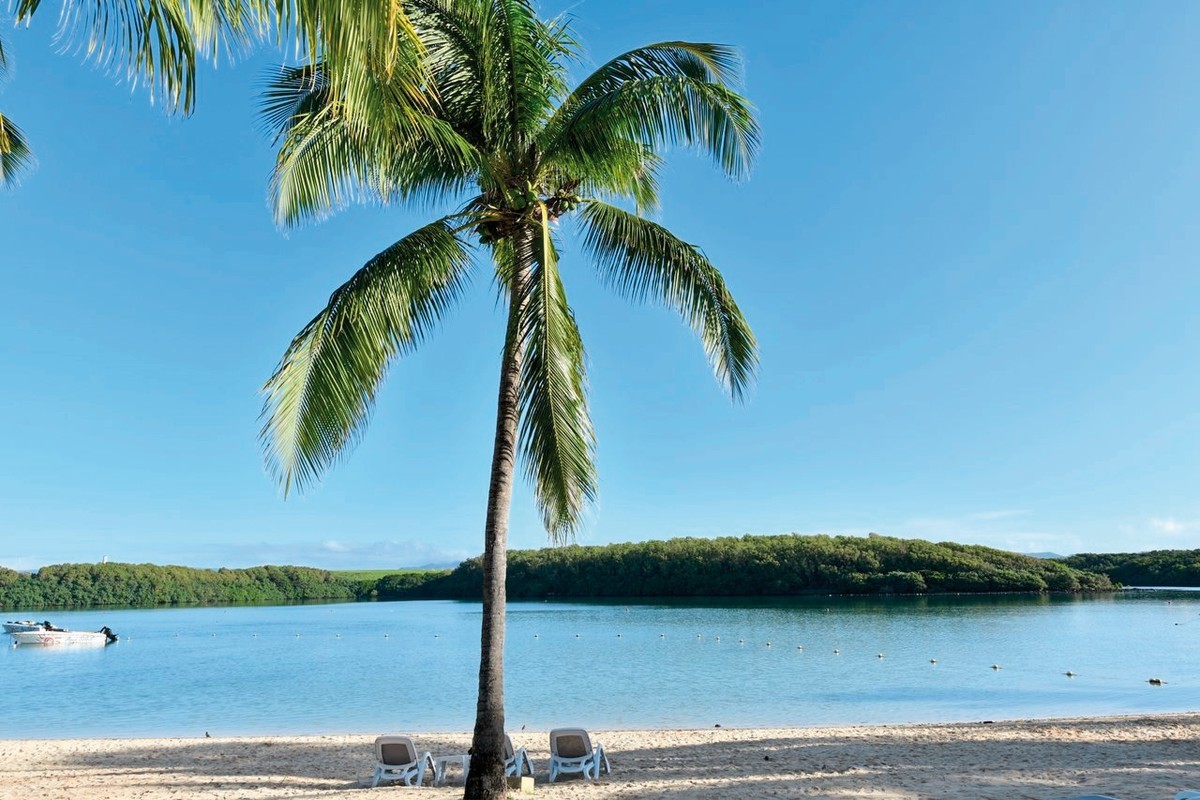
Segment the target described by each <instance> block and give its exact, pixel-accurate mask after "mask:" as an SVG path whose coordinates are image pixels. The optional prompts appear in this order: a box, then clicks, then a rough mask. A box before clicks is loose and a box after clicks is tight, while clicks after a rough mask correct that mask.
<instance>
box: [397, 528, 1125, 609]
mask: <svg viewBox="0 0 1200 800" xmlns="http://www.w3.org/2000/svg"><path fill="white" fill-rule="evenodd" d="M482 569H483V566H482V559H480V558H473V559H470V560H468V561H464V562H463V563H462V564H460V565H459V566H458V567H456V568H455V569H454V570H453V571H451V572H449V573H445V574H442V575H439V574H437V573H426V574H425V575H411V574H410V575H405V576H403V577H402V578H401V577H399V576H397V578H396V579H395V580H392V579H389V578H384V579H382V580H380V582H379V584H378V585H377V587H376V588H377V591H378V594H379V597H380V598H396V599H399V598H419V597H441V598H474V597H478V596H479V594H480V591H481V586H482ZM507 585H508V596H509V597H510V598H513V599H517V598H547V597H580V598H583V597H706V596H707V597H737V596H787V595H805V594H922V593H926V592H930V593H939V592H940V593H949V592H964V593H966V592H1045V591H1064V592H1078V591H1105V590H1111V589H1112V588H1113V586H1112V582H1111V581H1110V580H1109V579H1108V578H1107V577H1105V576H1102V575H1095V574H1092V573H1088V572H1084V571H1081V570H1077V569H1074V568H1071V567H1068V566H1066V565H1065V564H1063V563H1062V562H1060V561H1054V560H1047V559H1040V558H1033V557H1031V556H1026V555H1021V554H1019V553H1010V552H1006V551H1004V550H995V549H992V548H989V547H981V546H977V545H962V544H956V543H953V542H942V543H939V544H935V543H933V542H927V541H924V540H921V539H897V538H893V537H889V536H879V535H877V534H872V535H871V536H869V537H867V538H862V537H857V536H799V535H795V534H789V535H784V536H743V537H740V538H732V537H728V538H719V539H690V538H689V539H671V540H669V541H651V542H640V543H635V544H611V545H605V546H601V547H581V546H578V545H574V546H570V547H560V548H545V549H541V550H514V551H511V552H510V553H509V554H508V584H507Z"/></svg>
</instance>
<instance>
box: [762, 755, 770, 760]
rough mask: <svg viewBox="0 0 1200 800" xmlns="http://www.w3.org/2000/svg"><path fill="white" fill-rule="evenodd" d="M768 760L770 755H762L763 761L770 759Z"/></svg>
mask: <svg viewBox="0 0 1200 800" xmlns="http://www.w3.org/2000/svg"><path fill="white" fill-rule="evenodd" d="M770 760H771V757H770V756H763V761H770Z"/></svg>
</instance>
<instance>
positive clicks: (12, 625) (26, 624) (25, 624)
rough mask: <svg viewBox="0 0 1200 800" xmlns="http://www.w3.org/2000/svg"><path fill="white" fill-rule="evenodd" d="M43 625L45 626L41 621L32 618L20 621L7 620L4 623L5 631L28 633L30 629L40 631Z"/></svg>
mask: <svg viewBox="0 0 1200 800" xmlns="http://www.w3.org/2000/svg"><path fill="white" fill-rule="evenodd" d="M43 627H44V626H43V625H42V623H40V622H33V621H32V620H27V619H26V620H22V621H20V622H5V623H4V632H5V633H26V632H28V631H40V630H42V628H43Z"/></svg>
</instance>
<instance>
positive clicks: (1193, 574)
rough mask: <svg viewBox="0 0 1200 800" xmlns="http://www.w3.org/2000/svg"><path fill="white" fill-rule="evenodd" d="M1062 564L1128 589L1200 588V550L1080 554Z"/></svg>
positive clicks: (1063, 560)
mask: <svg viewBox="0 0 1200 800" xmlns="http://www.w3.org/2000/svg"><path fill="white" fill-rule="evenodd" d="M1062 562H1063V563H1064V564H1066V565H1067V566H1069V567H1074V568H1075V569H1082V570H1087V571H1088V572H1096V573H1099V574H1102V575H1107V576H1108V577H1109V579H1110V580H1112V581H1113V582H1114V583H1120V584H1124V585H1126V586H1200V550H1150V551H1148V552H1145V553H1079V554H1077V555H1073V556H1070V557H1068V558H1064V559H1062Z"/></svg>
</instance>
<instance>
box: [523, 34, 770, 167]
mask: <svg viewBox="0 0 1200 800" xmlns="http://www.w3.org/2000/svg"><path fill="white" fill-rule="evenodd" d="M736 64H737V59H736V54H735V53H734V51H732V50H730V49H729V48H723V47H720V46H718V45H706V44H693V43H689V42H666V43H663V44H659V45H651V46H650V47H646V48H639V49H638V50H634V51H631V52H630V53H626V54H625V55H623V56H620V57H618V58H616V59H614V60H613V61H610V62H609V63H608V64H606V65H604V66H603V67H601V68H600V69H599V70H597V71H596V72H595V73H593V74H592V75H591V76H590V77H588V78H587V79H585V80H584V82H583V83H582V84H581V85H580V87H579V88H578V89H576V91H574V92H572V93H571V95H570V96H569V97H568V98H567V99H566V101H564V102H563V104H562V105H561V106H560V107H559V108H558V109H557V110H556V111H555V114H554V116H553V118H552V119H551V120H550V122H549V123H548V124H547V125H546V129H545V132H544V134H543V136H542V137H541V140H540V148H541V150H542V152H543V153H544V154H545V158H546V159H547V160H549V161H554V160H557V159H562V158H567V159H572V160H579V159H587V158H591V159H592V160H593V161H594V160H598V159H599V158H600V157H601V154H603V153H607V152H609V151H611V150H613V149H614V148H616V147H618V146H619V145H618V144H617V143H619V142H621V141H622V140H633V141H636V142H639V143H642V144H644V145H646V146H647V147H649V148H651V149H654V150H657V149H659V148H661V147H662V146H664V145H674V144H682V145H686V146H691V147H696V148H699V149H701V150H703V151H705V152H707V153H708V154H709V155H710V156H711V157H712V158H713V160H714V161H715V162H716V163H717V165H718V166H719V167H720V168H721V169H722V170H724V171H725V173H726V174H728V175H730V176H731V177H734V178H741V177H744V176H746V175H747V174H749V170H750V167H751V165H752V164H753V162H754V158H755V156H756V155H757V152H758V147H759V140H760V132H759V128H758V123H757V121H756V120H755V118H754V110H753V107H752V106H751V105H750V103H749V101H748V100H746V99H745V98H744V97H742V96H741V95H740V94H738V93H737V92H736V91H734V90H733V88H731V86H730V81H731V76H732V74H733V68H734V66H735V65H736ZM589 153H590V154H592V155H590V156H589V155H588V154H589Z"/></svg>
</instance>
